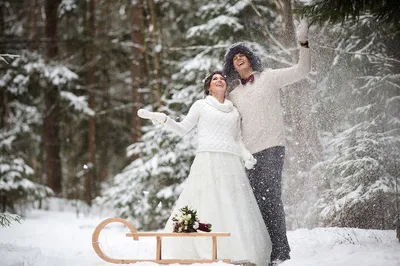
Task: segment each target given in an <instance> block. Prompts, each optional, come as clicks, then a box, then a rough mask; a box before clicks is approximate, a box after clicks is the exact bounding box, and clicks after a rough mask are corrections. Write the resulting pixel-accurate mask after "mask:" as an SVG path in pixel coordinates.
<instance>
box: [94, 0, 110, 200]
mask: <svg viewBox="0 0 400 266" xmlns="http://www.w3.org/2000/svg"><path fill="white" fill-rule="evenodd" d="M96 8H97V9H99V11H100V16H99V18H98V20H96V24H97V25H96V36H99V37H100V39H102V37H104V36H106V34H107V32H108V31H109V30H110V28H109V27H107V26H108V14H109V12H111V11H110V9H109V5H107V4H106V3H105V2H103V4H102V5H98V6H96ZM99 45H101V46H102V45H103V43H101V44H99ZM97 83H98V84H99V87H98V90H99V91H101V95H102V97H101V103H99V105H100V106H101V108H102V109H105V110H107V109H108V108H109V107H110V106H111V101H110V97H111V96H110V90H109V87H110V82H109V79H108V77H107V76H106V75H102V76H99V77H98V80H97ZM96 122H97V123H96V136H98V137H97V139H96V151H97V154H98V157H99V159H98V169H96V170H97V171H96V172H97V173H98V176H97V177H98V180H97V181H98V184H99V185H100V184H101V183H102V182H105V181H107V179H108V177H109V166H110V158H109V156H110V155H109V152H110V147H112V145H113V144H112V141H110V137H109V134H110V132H111V130H112V128H110V123H111V121H110V119H109V114H108V113H107V112H106V113H105V114H102V115H101V116H97V119H96ZM97 192H98V194H99V192H100V191H99V189H98V190H97ZM98 194H96V196H98Z"/></svg>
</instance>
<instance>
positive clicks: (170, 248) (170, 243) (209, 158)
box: [162, 152, 271, 266]
mask: <svg viewBox="0 0 400 266" xmlns="http://www.w3.org/2000/svg"><path fill="white" fill-rule="evenodd" d="M186 205H187V206H189V208H191V209H194V210H196V211H197V216H198V218H199V220H200V221H201V222H206V223H211V224H212V232H230V233H231V236H230V237H218V238H217V242H218V250H217V252H218V258H221V259H231V260H235V261H236V260H248V261H250V262H253V263H256V264H257V266H265V265H267V264H268V261H269V255H270V253H271V242H270V239H269V235H268V232H267V228H266V226H265V224H264V222H263V219H262V216H261V213H260V210H259V208H258V205H257V202H256V199H255V197H254V195H253V191H252V189H251V187H250V184H249V181H248V178H247V176H246V173H245V170H244V168H243V164H242V162H241V160H240V158H239V157H238V156H236V155H233V154H229V153H219V152H200V153H198V154H197V155H196V158H195V159H194V162H193V164H192V167H191V169H190V174H189V176H188V178H187V179H186V180H185V184H184V188H183V190H182V193H181V195H180V196H179V198H178V200H177V202H176V205H175V207H174V210H173V212H172V214H171V217H170V218H169V219H168V222H167V224H166V227H165V231H167V232H172V231H173V223H172V216H173V215H174V214H175V213H178V212H179V209H180V208H182V207H184V206H186ZM211 250H212V240H211V238H210V237H190V238H187V237H181V238H168V237H165V238H163V254H162V256H163V258H169V259H173V258H175V259H211V254H212V251H211Z"/></svg>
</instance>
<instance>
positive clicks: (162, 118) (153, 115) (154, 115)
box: [137, 109, 167, 123]
mask: <svg viewBox="0 0 400 266" xmlns="http://www.w3.org/2000/svg"><path fill="white" fill-rule="evenodd" d="M137 115H138V116H139V117H140V118H143V119H150V120H152V121H157V122H160V123H165V122H166V121H167V115H166V114H164V113H159V112H150V111H147V110H145V109H139V110H138V111H137Z"/></svg>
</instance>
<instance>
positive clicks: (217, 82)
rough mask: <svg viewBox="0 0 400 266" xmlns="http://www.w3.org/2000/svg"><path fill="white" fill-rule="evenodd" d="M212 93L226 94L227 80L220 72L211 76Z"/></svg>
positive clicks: (210, 89)
mask: <svg viewBox="0 0 400 266" xmlns="http://www.w3.org/2000/svg"><path fill="white" fill-rule="evenodd" d="M208 91H209V92H210V94H211V95H212V94H217V93H218V94H225V92H226V81H225V78H224V77H223V76H221V75H220V74H214V75H213V77H212V78H211V82H210V88H209V89H208Z"/></svg>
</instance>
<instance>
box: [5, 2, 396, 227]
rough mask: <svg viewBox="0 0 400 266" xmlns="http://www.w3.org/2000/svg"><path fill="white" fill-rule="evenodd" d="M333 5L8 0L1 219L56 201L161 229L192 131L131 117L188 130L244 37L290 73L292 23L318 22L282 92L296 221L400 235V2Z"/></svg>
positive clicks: (290, 205)
mask: <svg viewBox="0 0 400 266" xmlns="http://www.w3.org/2000/svg"><path fill="white" fill-rule="evenodd" d="M314 2H315V3H318V2H326V3H327V4H326V5H322V4H320V5H317V4H315V5H312V4H313V3H314ZM336 2H341V1H298V0H293V1H292V0H274V1H261V0H246V1H244V0H243V1H238V0H208V1H202V0H196V1H194V0H185V1H183V0H168V1H163V0H130V1H129V0H113V1H107V0H8V1H7V0H0V54H1V57H0V89H1V91H0V100H1V105H0V113H1V121H0V125H1V126H0V127H1V128H0V151H1V154H0V203H1V204H0V208H1V209H0V224H1V225H3V226H7V225H9V224H10V223H13V222H17V221H19V220H20V219H21V217H23V215H24V212H25V211H26V209H29V208H33V207H35V208H44V207H43V206H44V202H45V201H46V200H47V198H49V197H58V198H64V199H68V200H71V201H75V202H85V204H87V206H94V205H96V206H102V207H104V208H109V209H112V210H113V211H114V212H115V214H116V216H118V217H122V218H127V219H129V220H131V221H132V223H133V224H135V226H136V227H137V228H138V229H141V230H154V229H159V228H162V227H163V226H164V224H165V222H166V220H167V218H168V217H169V215H170V212H171V210H172V207H173V205H174V202H175V200H176V199H177V197H178V196H179V193H180V191H181V190H182V182H183V181H184V180H185V178H186V177H187V176H188V173H189V169H190V165H191V163H192V161H193V158H194V155H195V149H196V143H195V140H194V138H193V134H195V132H191V133H190V134H188V135H186V136H185V137H183V138H180V137H178V136H177V135H175V134H173V133H171V132H169V131H167V130H165V129H164V128H163V126H162V125H161V124H156V125H153V124H152V123H151V122H148V121H145V120H140V119H139V118H138V117H137V115H136V113H137V110H138V109H139V108H146V109H147V110H153V111H160V112H165V113H167V114H168V115H169V116H170V117H172V118H173V119H176V120H181V119H182V118H183V117H184V116H185V114H187V112H188V110H189V107H190V106H191V104H192V103H193V102H194V101H196V100H197V99H201V98H203V97H204V95H203V90H202V87H203V84H202V81H203V79H204V78H205V76H206V74H207V73H209V72H211V71H213V70H221V69H222V63H223V58H224V54H225V52H226V50H227V48H228V47H229V46H230V45H232V44H233V43H236V42H246V43H248V44H249V45H250V47H252V49H254V51H256V53H257V54H258V55H260V57H261V58H262V60H263V65H264V67H266V68H282V67H288V66H291V65H294V64H296V62H297V60H298V48H299V44H298V43H297V42H296V37H295V26H294V23H293V21H294V20H299V19H300V18H301V16H308V19H309V21H310V22H311V25H310V32H309V46H310V49H311V54H312V71H311V73H310V74H309V75H308V76H307V79H305V80H303V81H301V82H299V83H296V84H294V85H291V86H287V87H285V88H284V89H282V91H281V104H282V106H283V108H284V114H285V126H286V148H287V152H286V158H285V168H284V178H283V199H284V205H285V212H286V219H287V227H288V229H296V228H314V227H328V226H336V227H354V228H365V229H394V228H395V226H396V221H397V220H398V218H399V215H400V210H399V207H400V205H399V201H400V191H399V190H400V50H399V47H400V24H399V21H398V19H399V17H400V15H399V14H398V12H399V10H400V9H399V4H398V3H395V2H396V1H372V2H374V3H375V4H376V5H372V6H362V4H360V5H361V6H359V5H357V2H360V3H364V4H365V3H366V2H368V3H369V2H371V1H348V2H352V3H354V6H355V7H356V8H359V9H357V10H356V12H354V10H349V8H350V7H348V6H347V7H343V9H339V8H329V4H333V3H336ZM379 3H382V5H386V6H384V7H382V8H380V6H379ZM388 5H389V7H388ZM390 5H392V6H390ZM331 7H333V6H331ZM346 8H347V9H346ZM396 12H397V14H396Z"/></svg>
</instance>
